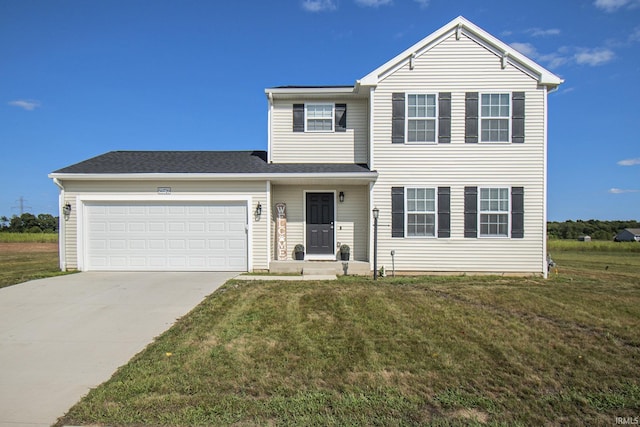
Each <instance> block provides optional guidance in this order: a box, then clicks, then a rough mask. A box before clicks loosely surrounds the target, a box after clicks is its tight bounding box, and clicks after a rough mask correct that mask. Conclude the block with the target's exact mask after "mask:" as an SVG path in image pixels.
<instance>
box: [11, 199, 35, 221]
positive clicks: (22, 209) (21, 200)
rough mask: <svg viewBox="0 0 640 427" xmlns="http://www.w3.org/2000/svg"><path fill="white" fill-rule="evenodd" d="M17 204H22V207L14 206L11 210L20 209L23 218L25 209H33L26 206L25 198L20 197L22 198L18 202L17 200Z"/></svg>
mask: <svg viewBox="0 0 640 427" xmlns="http://www.w3.org/2000/svg"><path fill="white" fill-rule="evenodd" d="M16 202H19V203H20V206H13V207H12V208H11V209H18V208H19V209H20V216H22V214H23V213H24V210H25V209H31V206H25V205H24V202H25V200H24V197H22V196H20V198H19V199H18V200H16Z"/></svg>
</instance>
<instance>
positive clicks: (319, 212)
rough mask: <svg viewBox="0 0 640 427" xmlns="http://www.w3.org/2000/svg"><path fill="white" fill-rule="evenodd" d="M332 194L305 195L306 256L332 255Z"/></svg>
mask: <svg viewBox="0 0 640 427" xmlns="http://www.w3.org/2000/svg"><path fill="white" fill-rule="evenodd" d="M333 199H334V194H333V193H307V254H309V255H333V253H334V243H333V203H334V201H333Z"/></svg>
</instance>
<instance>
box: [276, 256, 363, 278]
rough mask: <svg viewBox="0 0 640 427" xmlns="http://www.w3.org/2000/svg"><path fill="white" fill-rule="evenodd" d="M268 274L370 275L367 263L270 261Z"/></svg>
mask: <svg viewBox="0 0 640 427" xmlns="http://www.w3.org/2000/svg"><path fill="white" fill-rule="evenodd" d="M269 272H270V273H276V274H277V273H281V274H285V273H300V274H302V275H305V276H309V275H311V276H316V275H327V274H335V275H337V276H340V275H351V276H367V275H369V274H372V273H371V267H370V266H369V262H368V261H352V260H351V261H294V260H286V261H271V262H270V263H269Z"/></svg>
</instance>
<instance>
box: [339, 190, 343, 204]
mask: <svg viewBox="0 0 640 427" xmlns="http://www.w3.org/2000/svg"><path fill="white" fill-rule="evenodd" d="M338 198H339V199H340V203H342V202H344V191H341V192H340V194H338Z"/></svg>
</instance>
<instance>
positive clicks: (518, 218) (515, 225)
mask: <svg viewBox="0 0 640 427" xmlns="http://www.w3.org/2000/svg"><path fill="white" fill-rule="evenodd" d="M511 237H512V238H514V239H522V238H523V237H524V187H511Z"/></svg>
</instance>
